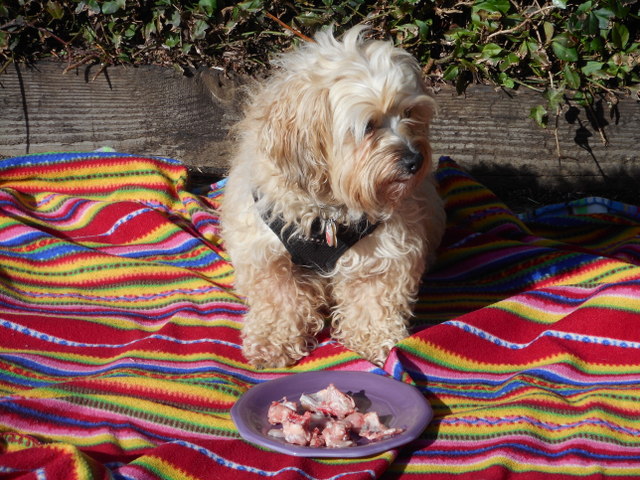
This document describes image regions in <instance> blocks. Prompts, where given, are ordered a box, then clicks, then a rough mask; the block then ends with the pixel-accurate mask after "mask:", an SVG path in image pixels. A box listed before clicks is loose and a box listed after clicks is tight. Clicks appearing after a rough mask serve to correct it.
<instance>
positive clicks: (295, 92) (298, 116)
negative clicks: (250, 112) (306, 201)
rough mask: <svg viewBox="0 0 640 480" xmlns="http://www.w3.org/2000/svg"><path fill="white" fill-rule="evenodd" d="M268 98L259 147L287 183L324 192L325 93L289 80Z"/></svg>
mask: <svg viewBox="0 0 640 480" xmlns="http://www.w3.org/2000/svg"><path fill="white" fill-rule="evenodd" d="M279 87H280V88H276V89H269V90H267V92H268V93H269V94H271V95H273V97H272V98H269V99H266V98H263V99H262V100H263V101H265V102H266V103H268V102H269V101H270V102H271V103H270V104H269V106H268V107H267V108H266V109H265V111H264V115H265V118H264V119H263V120H264V123H263V128H262V131H261V132H260V135H261V138H260V143H261V147H262V148H263V149H264V152H265V154H266V155H267V157H268V158H269V159H270V160H271V161H272V162H273V164H274V166H275V167H277V168H278V170H279V171H280V172H281V173H282V175H283V176H284V177H286V180H287V181H288V182H291V184H293V185H296V186H298V187H299V188H302V189H303V190H305V191H307V192H310V193H311V192H316V193H320V191H321V190H323V189H325V188H327V176H328V168H327V161H328V159H329V156H330V155H331V148H332V145H333V141H332V130H331V125H332V119H331V110H330V106H329V100H328V90H327V89H324V88H317V87H314V86H313V85H309V84H308V83H305V82H302V81H298V82H296V81H292V80H291V79H289V80H288V81H286V82H282V83H281V84H280V85H279Z"/></svg>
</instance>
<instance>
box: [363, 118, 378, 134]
mask: <svg viewBox="0 0 640 480" xmlns="http://www.w3.org/2000/svg"><path fill="white" fill-rule="evenodd" d="M375 128H376V124H375V122H374V121H373V120H369V122H368V123H367V126H366V127H364V134H365V135H370V134H372V133H373V131H374V130H375Z"/></svg>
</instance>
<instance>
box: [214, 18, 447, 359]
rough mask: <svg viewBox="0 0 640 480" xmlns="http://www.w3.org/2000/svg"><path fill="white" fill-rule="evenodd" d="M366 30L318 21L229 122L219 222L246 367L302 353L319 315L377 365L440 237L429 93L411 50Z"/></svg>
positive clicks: (403, 332)
mask: <svg viewBox="0 0 640 480" xmlns="http://www.w3.org/2000/svg"><path fill="white" fill-rule="evenodd" d="M366 30H367V29H366V27H363V26H357V27H353V28H351V29H350V30H348V31H347V32H346V33H345V34H344V35H343V37H342V39H341V40H337V39H336V38H335V37H334V35H333V31H332V29H331V28H328V29H324V30H321V31H320V32H318V33H317V34H316V35H315V36H314V41H313V42H307V43H306V44H303V45H302V46H301V47H300V48H297V49H295V50H293V51H291V52H289V53H285V54H283V55H281V56H280V57H279V58H278V59H277V60H276V62H275V63H276V65H277V67H278V68H277V70H276V71H275V73H273V74H272V75H271V77H270V78H268V79H267V80H266V81H264V82H262V83H261V84H259V85H258V87H257V88H256V89H255V91H253V92H252V93H251V94H250V95H249V100H248V102H247V107H246V112H245V116H244V118H243V120H241V121H240V122H239V123H238V125H237V126H236V128H235V129H234V132H235V140H236V147H237V148H236V151H235V153H234V155H233V159H232V161H231V165H230V169H229V173H228V177H227V183H226V186H225V195H224V201H223V204H222V208H221V213H220V223H221V232H222V238H223V241H224V245H225V248H226V250H227V252H228V254H229V256H230V258H231V261H232V263H233V265H234V267H235V289H236V291H237V292H238V293H239V294H240V295H242V296H244V297H245V298H246V302H247V305H248V312H247V314H246V317H245V320H244V326H243V330H242V340H243V347H242V350H243V355H244V356H245V357H246V358H247V359H248V360H249V362H250V363H251V364H253V365H254V366H256V367H258V368H277V367H284V366H288V365H291V364H294V363H295V362H297V361H298V360H300V359H301V358H303V357H304V356H306V355H308V354H309V352H310V351H311V350H312V349H313V348H314V347H315V346H316V345H317V340H316V335H317V334H318V333H319V332H320V331H321V330H322V329H323V328H324V326H325V320H326V319H330V324H331V335H332V337H333V338H334V339H335V340H337V341H338V342H340V343H341V344H343V345H344V346H345V347H347V348H348V349H351V350H353V351H355V352H357V353H358V354H360V355H362V356H364V357H365V358H366V359H368V360H369V361H371V362H372V363H374V364H376V365H380V366H381V365H383V363H384V361H385V359H386V358H387V356H388V353H389V351H390V349H391V348H392V347H393V346H394V345H395V344H396V343H397V342H398V341H399V340H401V339H402V338H404V337H406V336H407V335H408V321H409V319H410V317H411V316H412V306H413V303H414V302H415V299H416V295H417V291H418V287H419V283H420V280H421V277H422V274H423V272H424V270H425V268H426V267H427V265H428V264H430V263H431V262H432V261H433V260H434V257H435V252H436V249H437V247H438V245H439V243H440V240H441V237H442V235H443V231H444V227H445V213H444V208H443V203H442V200H441V199H440V197H439V196H438V193H437V191H436V186H435V182H434V179H433V175H432V160H431V147H430V144H429V138H428V137H429V125H430V121H431V118H432V116H433V114H434V111H435V102H434V100H433V98H432V97H431V96H430V95H429V94H428V93H427V90H426V88H425V85H424V82H423V80H422V76H421V69H420V67H419V65H418V63H417V61H416V60H415V58H414V57H413V56H411V55H410V54H409V53H408V52H406V51H405V50H403V49H401V48H397V47H395V46H394V45H393V44H392V42H389V41H382V40H372V39H366V38H365V37H366V35H365V34H366Z"/></svg>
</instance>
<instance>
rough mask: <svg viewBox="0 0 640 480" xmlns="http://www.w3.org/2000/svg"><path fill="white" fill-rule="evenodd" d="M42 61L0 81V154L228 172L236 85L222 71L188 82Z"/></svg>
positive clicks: (152, 71)
mask: <svg viewBox="0 0 640 480" xmlns="http://www.w3.org/2000/svg"><path fill="white" fill-rule="evenodd" d="M65 66H66V65H64V64H62V63H58V62H51V61H45V62H40V63H38V64H37V65H36V66H35V67H29V68H26V67H24V66H20V67H18V68H13V67H10V68H9V69H8V70H7V71H6V72H5V73H4V75H2V76H0V106H1V109H2V114H1V115H0V154H1V155H4V156H13V155H21V154H24V153H39V152H47V151H54V150H55V151H70V150H93V149H97V148H100V147H105V146H109V147H112V148H115V149H116V150H118V151H122V152H130V153H139V154H150V155H162V156H169V157H173V158H178V159H180V160H183V161H184V162H185V163H187V164H189V165H198V166H212V167H220V168H222V167H223V162H224V160H223V159H225V158H226V157H228V154H229V153H228V151H229V144H228V141H227V140H226V133H227V128H228V125H229V124H231V123H232V122H234V121H235V120H236V118H237V111H238V108H237V104H236V103H234V101H235V99H236V97H237V96H238V95H237V92H236V90H237V88H236V86H237V82H235V81H232V80H231V79H228V78H226V77H225V75H223V74H222V72H220V71H217V70H204V71H201V72H198V73H197V74H196V75H194V76H193V77H185V76H182V75H180V74H178V73H177V72H175V71H173V70H171V69H165V68H160V67H154V66H145V67H139V68H134V67H110V68H108V69H107V70H106V71H105V72H104V73H103V74H100V75H98V76H97V78H96V79H95V80H92V77H93V76H94V75H95V73H96V71H97V68H98V67H95V66H94V67H91V68H82V69H76V70H73V71H71V72H69V73H67V74H64V75H63V71H64V68H65Z"/></svg>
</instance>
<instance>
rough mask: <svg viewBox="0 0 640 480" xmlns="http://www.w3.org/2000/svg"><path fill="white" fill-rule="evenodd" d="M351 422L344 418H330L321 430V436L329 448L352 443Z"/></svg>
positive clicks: (348, 445) (347, 445)
mask: <svg viewBox="0 0 640 480" xmlns="http://www.w3.org/2000/svg"><path fill="white" fill-rule="evenodd" d="M350 432H351V424H350V423H349V422H345V421H344V420H331V421H329V422H327V424H326V425H325V427H324V429H323V430H322V438H323V439H324V443H325V445H326V446H327V447H329V448H344V447H351V446H352V445H354V442H353V440H351V434H350Z"/></svg>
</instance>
